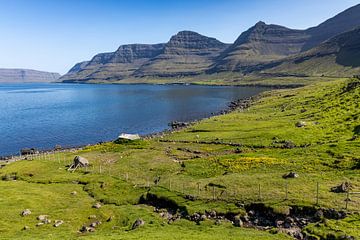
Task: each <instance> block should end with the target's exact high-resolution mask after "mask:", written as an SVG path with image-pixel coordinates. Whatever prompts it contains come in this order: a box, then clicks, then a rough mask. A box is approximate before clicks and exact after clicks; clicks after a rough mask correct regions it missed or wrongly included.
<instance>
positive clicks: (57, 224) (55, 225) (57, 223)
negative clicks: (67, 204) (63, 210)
mask: <svg viewBox="0 0 360 240" xmlns="http://www.w3.org/2000/svg"><path fill="white" fill-rule="evenodd" d="M63 223H64V221H63V220H55V223H54V227H59V226H60V225H61V224H63Z"/></svg>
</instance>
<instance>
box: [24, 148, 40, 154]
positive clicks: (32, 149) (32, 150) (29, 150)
mask: <svg viewBox="0 0 360 240" xmlns="http://www.w3.org/2000/svg"><path fill="white" fill-rule="evenodd" d="M36 153H38V151H37V150H36V149H35V148H23V149H21V150H20V154H21V155H31V154H36Z"/></svg>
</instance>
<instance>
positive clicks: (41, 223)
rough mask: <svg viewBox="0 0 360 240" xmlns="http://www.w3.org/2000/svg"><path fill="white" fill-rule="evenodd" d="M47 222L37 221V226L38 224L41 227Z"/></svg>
mask: <svg viewBox="0 0 360 240" xmlns="http://www.w3.org/2000/svg"><path fill="white" fill-rule="evenodd" d="M44 224H45V223H43V222H39V223H37V224H36V225H35V226H37V227H40V226H42V225H44Z"/></svg>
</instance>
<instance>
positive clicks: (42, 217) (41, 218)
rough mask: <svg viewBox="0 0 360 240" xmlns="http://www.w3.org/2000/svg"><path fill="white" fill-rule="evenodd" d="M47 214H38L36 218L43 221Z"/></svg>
mask: <svg viewBox="0 0 360 240" xmlns="http://www.w3.org/2000/svg"><path fill="white" fill-rule="evenodd" d="M48 217H49V216H48V215H39V216H38V217H37V218H36V219H37V220H40V221H42V222H43V221H45V220H46V219H47V218H48Z"/></svg>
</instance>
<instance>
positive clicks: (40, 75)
mask: <svg viewBox="0 0 360 240" xmlns="http://www.w3.org/2000/svg"><path fill="white" fill-rule="evenodd" d="M59 78H60V74H59V73H51V72H43V71H37V70H31V69H12V68H0V82H1V83H4V82H5V83H27V82H28V83H30V82H55V81H57V80H58V79H59Z"/></svg>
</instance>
